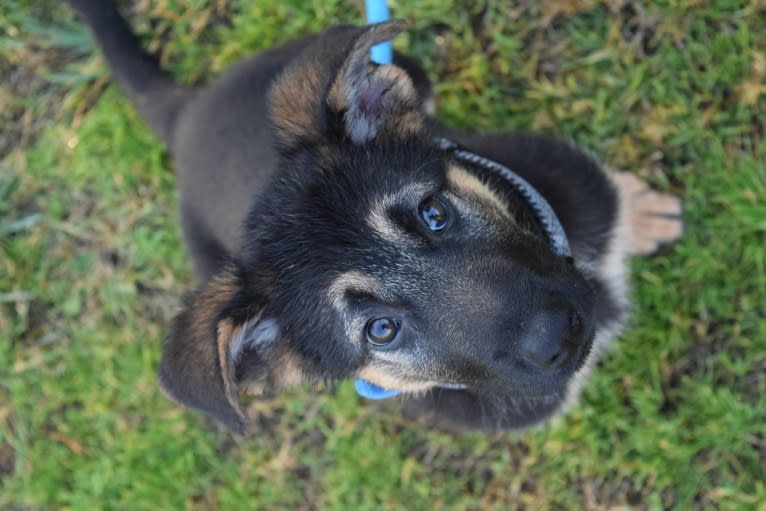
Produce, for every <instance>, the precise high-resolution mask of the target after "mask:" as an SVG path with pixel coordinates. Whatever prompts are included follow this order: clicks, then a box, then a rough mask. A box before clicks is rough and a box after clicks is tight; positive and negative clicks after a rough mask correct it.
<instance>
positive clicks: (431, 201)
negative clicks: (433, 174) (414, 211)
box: [419, 197, 448, 231]
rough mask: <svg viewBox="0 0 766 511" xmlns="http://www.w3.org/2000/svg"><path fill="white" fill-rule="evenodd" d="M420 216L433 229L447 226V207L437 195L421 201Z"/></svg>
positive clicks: (438, 229) (439, 229) (436, 229)
mask: <svg viewBox="0 0 766 511" xmlns="http://www.w3.org/2000/svg"><path fill="white" fill-rule="evenodd" d="M419 209H420V218H422V219H423V221H424V222H425V223H426V226H427V227H428V228H429V229H431V230H432V231H441V230H442V229H444V228H445V227H447V217H448V214H447V207H446V206H445V205H444V203H443V202H442V201H440V200H439V199H437V198H436V197H428V198H427V199H426V200H424V201H423V202H421V203H420V208H419Z"/></svg>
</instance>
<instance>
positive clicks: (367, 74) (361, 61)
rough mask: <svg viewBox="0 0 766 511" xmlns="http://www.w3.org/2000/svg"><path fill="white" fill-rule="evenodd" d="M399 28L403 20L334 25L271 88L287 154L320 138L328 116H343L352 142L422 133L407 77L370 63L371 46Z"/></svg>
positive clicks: (281, 143) (279, 140)
mask: <svg viewBox="0 0 766 511" xmlns="http://www.w3.org/2000/svg"><path fill="white" fill-rule="evenodd" d="M403 28H404V22H402V21H390V22H386V23H379V24H376V25H369V26H366V27H348V26H343V27H334V28H333V29H330V30H328V31H327V32H325V33H323V34H322V35H320V36H319V37H318V38H317V40H316V41H315V42H314V43H312V44H311V45H310V46H309V47H308V48H307V49H306V50H305V51H304V53H303V54H301V55H300V56H299V57H297V58H296V59H295V61H294V62H293V63H292V64H291V65H290V66H289V67H288V68H287V69H285V71H283V72H282V74H281V75H280V76H279V77H278V78H277V80H276V81H275V82H274V85H273V86H272V88H271V92H270V96H269V105H270V109H271V118H272V123H273V125H274V129H275V134H276V139H277V143H278V144H279V146H280V147H282V148H283V149H288V150H289V149H291V148H294V147H297V146H298V145H300V144H307V143H308V144H310V143H315V142H319V141H322V140H325V139H326V137H327V134H328V133H327V131H328V130H329V129H330V126H328V124H327V115H328V114H332V115H338V116H343V123H344V124H345V126H344V128H345V131H346V133H347V134H348V136H349V137H350V138H351V140H352V141H353V142H354V143H365V142H368V141H370V140H372V139H373V138H375V137H377V136H381V135H384V134H385V135H390V134H394V133H396V134H402V135H409V134H411V133H414V132H416V131H417V130H419V129H421V127H422V114H421V113H420V112H419V111H418V108H417V92H416V90H415V88H414V86H413V84H412V80H411V79H410V77H409V76H408V75H407V73H406V72H405V71H404V70H402V69H401V68H399V67H396V66H391V65H383V66H378V65H375V64H373V63H372V62H371V61H370V49H371V48H372V46H374V45H375V44H377V43H380V42H382V41H386V40H389V39H392V38H393V37H395V36H396V35H397V34H398V33H399V32H401V31H402V29H403ZM330 124H332V123H330Z"/></svg>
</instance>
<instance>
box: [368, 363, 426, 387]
mask: <svg viewBox="0 0 766 511" xmlns="http://www.w3.org/2000/svg"><path fill="white" fill-rule="evenodd" d="M357 376H358V377H359V378H361V379H363V380H367V381H368V382H370V383H374V384H375V385H377V386H379V387H383V388H384V389H397V390H401V391H402V392H422V391H424V390H428V389H430V388H433V387H434V386H435V385H436V383H434V382H417V381H412V380H410V379H408V378H406V377H405V376H404V375H398V374H395V373H394V372H393V371H391V370H390V369H388V368H385V367H381V366H379V365H376V364H375V362H371V363H370V364H369V365H367V366H366V367H364V368H362V369H361V370H360V371H359V372H358V373H357Z"/></svg>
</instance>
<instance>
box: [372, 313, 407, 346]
mask: <svg viewBox="0 0 766 511" xmlns="http://www.w3.org/2000/svg"><path fill="white" fill-rule="evenodd" d="M398 332H399V322H398V321H396V320H395V319H391V318H377V319H371V320H370V321H368V322H367V327H366V334H367V342H369V343H370V344H372V345H373V346H383V345H385V344H388V343H390V342H391V341H393V340H394V339H395V338H396V334H397V333H398Z"/></svg>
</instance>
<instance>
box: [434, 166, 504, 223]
mask: <svg viewBox="0 0 766 511" xmlns="http://www.w3.org/2000/svg"><path fill="white" fill-rule="evenodd" d="M447 182H448V183H449V184H450V186H451V187H452V188H453V189H454V190H455V191H456V192H457V193H458V194H461V193H462V194H465V195H470V196H472V197H474V198H476V199H478V200H479V201H481V202H482V203H484V204H487V205H489V206H490V207H492V208H493V209H494V210H496V212H498V213H500V214H501V215H503V216H504V217H506V218H507V219H509V220H514V219H513V217H512V216H511V214H510V213H509V212H508V207H507V206H506V205H505V204H503V201H502V200H500V198H499V197H498V196H497V195H495V193H494V192H493V191H492V190H490V189H489V188H488V187H487V186H486V185H485V184H484V183H482V182H481V180H480V179H479V178H477V177H476V176H474V175H473V174H471V173H470V172H468V171H467V170H465V169H464V168H461V167H459V166H457V165H455V164H450V165H449V167H448V168H447Z"/></svg>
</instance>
